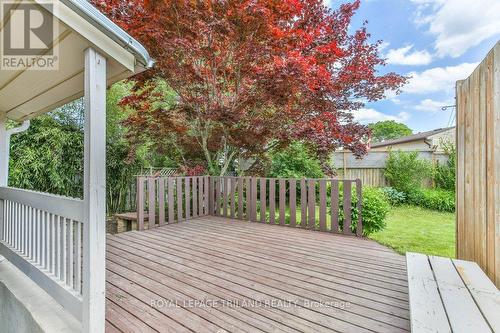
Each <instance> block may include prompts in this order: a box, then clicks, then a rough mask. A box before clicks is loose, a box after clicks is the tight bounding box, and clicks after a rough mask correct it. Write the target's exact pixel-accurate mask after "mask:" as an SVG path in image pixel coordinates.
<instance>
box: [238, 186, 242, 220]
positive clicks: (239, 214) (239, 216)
mask: <svg viewBox="0 0 500 333" xmlns="http://www.w3.org/2000/svg"><path fill="white" fill-rule="evenodd" d="M238 218H239V219H240V220H242V219H243V178H238Z"/></svg>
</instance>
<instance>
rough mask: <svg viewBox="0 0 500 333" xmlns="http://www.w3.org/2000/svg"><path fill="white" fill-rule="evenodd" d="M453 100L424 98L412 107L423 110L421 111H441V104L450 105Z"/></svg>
mask: <svg viewBox="0 0 500 333" xmlns="http://www.w3.org/2000/svg"><path fill="white" fill-rule="evenodd" d="M452 104H454V102H452V101H449V100H448V101H444V102H443V101H435V100H433V99H429V98H427V99H424V100H422V101H420V103H419V104H417V105H415V107H414V109H415V110H417V111H423V112H436V111H441V108H442V107H443V106H447V105H452Z"/></svg>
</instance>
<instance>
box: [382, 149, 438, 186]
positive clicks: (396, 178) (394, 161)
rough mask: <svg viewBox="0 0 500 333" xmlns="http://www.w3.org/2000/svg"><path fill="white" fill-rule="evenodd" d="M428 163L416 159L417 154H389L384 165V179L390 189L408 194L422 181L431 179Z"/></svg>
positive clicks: (399, 152)
mask: <svg viewBox="0 0 500 333" xmlns="http://www.w3.org/2000/svg"><path fill="white" fill-rule="evenodd" d="M431 175H432V168H431V164H430V163H429V162H428V161H425V160H422V159H419V158H418V153H417V152H403V151H398V152H390V153H389V157H388V159H387V162H386V165H385V177H386V178H387V179H388V180H389V182H390V184H391V186H392V187H394V188H395V189H396V190H398V191H400V192H404V193H410V192H412V191H414V190H416V189H419V188H420V187H421V186H422V182H423V181H424V179H426V178H429V177H431Z"/></svg>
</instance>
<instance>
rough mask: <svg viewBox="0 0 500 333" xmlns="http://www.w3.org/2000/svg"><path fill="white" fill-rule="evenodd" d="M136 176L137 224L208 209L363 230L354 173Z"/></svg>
mask: <svg viewBox="0 0 500 333" xmlns="http://www.w3.org/2000/svg"><path fill="white" fill-rule="evenodd" d="M137 182H138V184H137V188H138V191H137V207H138V210H137V221H138V228H139V230H143V229H144V227H145V221H146V220H147V221H148V228H151V227H153V226H161V225H164V224H166V223H172V222H178V221H182V220H188V219H190V218H196V217H200V216H204V215H214V216H221V217H228V218H233V219H240V220H247V221H252V222H260V223H268V224H277V225H287V226H290V227H296V228H304V229H309V230H318V231H327V232H332V233H343V234H346V235H353V234H356V235H358V236H361V235H362V234H363V225H362V196H361V181H360V180H359V179H357V180H340V179H285V178H279V179H276V178H257V177H211V176H210V177H209V176H201V177H156V178H154V177H138V179H137ZM146 214H147V216H146ZM150 221H151V222H150ZM353 231H354V232H353Z"/></svg>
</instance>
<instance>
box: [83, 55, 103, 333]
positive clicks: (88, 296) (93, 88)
mask: <svg viewBox="0 0 500 333" xmlns="http://www.w3.org/2000/svg"><path fill="white" fill-rule="evenodd" d="M84 156H85V157H84V159H85V167H84V195H83V197H84V207H85V208H84V209H85V212H84V216H85V221H83V222H84V226H83V228H84V229H83V230H84V232H83V235H84V236H83V316H82V324H83V332H85V333H104V322H105V285H106V283H105V279H106V277H105V264H106V260H105V254H106V252H105V250H106V248H105V246H106V58H104V57H103V56H102V55H101V54H99V53H98V52H97V51H96V50H94V49H92V48H89V49H87V50H85V153H84Z"/></svg>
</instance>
